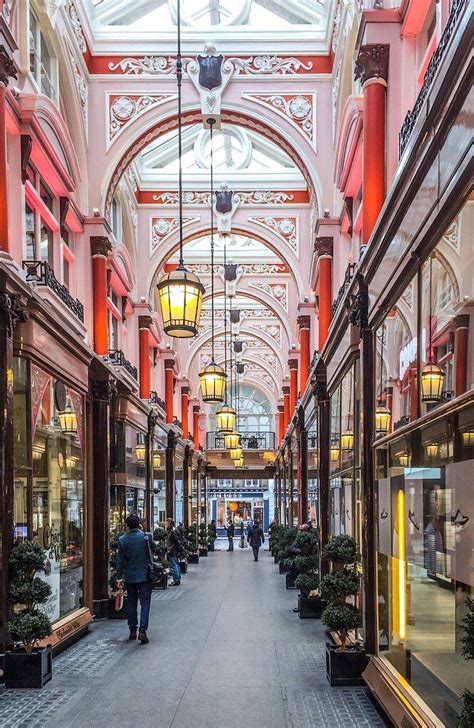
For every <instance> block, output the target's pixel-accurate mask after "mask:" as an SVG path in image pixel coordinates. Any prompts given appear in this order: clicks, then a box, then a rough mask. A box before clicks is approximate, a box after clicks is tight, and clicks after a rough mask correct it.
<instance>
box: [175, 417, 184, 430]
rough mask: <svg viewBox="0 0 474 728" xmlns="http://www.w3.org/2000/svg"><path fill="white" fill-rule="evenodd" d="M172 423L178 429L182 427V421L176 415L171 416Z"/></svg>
mask: <svg viewBox="0 0 474 728" xmlns="http://www.w3.org/2000/svg"><path fill="white" fill-rule="evenodd" d="M173 425H174V426H175V427H179V429H180V430H182V429H183V423H182V422H181V420H178V418H177V417H176V416H174V417H173Z"/></svg>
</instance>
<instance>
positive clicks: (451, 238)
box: [443, 217, 459, 250]
mask: <svg viewBox="0 0 474 728" xmlns="http://www.w3.org/2000/svg"><path fill="white" fill-rule="evenodd" d="M443 240H444V241H445V242H446V243H449V245H451V246H452V247H453V248H454V249H455V250H459V230H458V218H457V217H455V218H454V220H453V222H452V223H451V225H450V226H449V227H448V229H447V230H446V232H445V233H444V235H443Z"/></svg>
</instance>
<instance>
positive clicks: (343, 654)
mask: <svg viewBox="0 0 474 728" xmlns="http://www.w3.org/2000/svg"><path fill="white" fill-rule="evenodd" d="M368 662H369V656H368V655H367V654H366V652H365V650H363V649H360V648H354V647H353V648H350V649H347V650H340V649H337V647H336V646H335V645H330V644H329V643H326V676H327V679H328V680H329V684H330V685H331V686H332V687H335V686H345V685H365V684H366V683H365V680H364V678H363V677H362V673H363V672H364V670H365V668H366V667H367V664H368Z"/></svg>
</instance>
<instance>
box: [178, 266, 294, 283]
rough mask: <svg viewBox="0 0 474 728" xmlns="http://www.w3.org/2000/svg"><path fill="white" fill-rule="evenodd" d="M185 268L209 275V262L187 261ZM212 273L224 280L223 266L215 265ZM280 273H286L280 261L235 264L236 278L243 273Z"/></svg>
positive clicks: (266, 274) (270, 274) (268, 274)
mask: <svg viewBox="0 0 474 728" xmlns="http://www.w3.org/2000/svg"><path fill="white" fill-rule="evenodd" d="M186 268H188V270H191V271H192V272H193V273H196V274H197V275H202V276H206V275H209V276H210V275H211V265H210V263H187V264H186ZM214 273H216V275H218V276H219V277H220V278H221V280H224V266H222V265H215V266H214ZM282 273H288V270H287V268H286V266H285V265H283V264H282V263H242V264H239V265H238V266H237V278H238V279H239V278H241V276H243V275H264V276H272V275H277V274H278V275H279V274H282Z"/></svg>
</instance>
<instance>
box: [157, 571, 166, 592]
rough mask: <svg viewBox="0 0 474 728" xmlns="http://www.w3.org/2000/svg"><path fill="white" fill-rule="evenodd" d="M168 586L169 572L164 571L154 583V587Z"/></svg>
mask: <svg viewBox="0 0 474 728" xmlns="http://www.w3.org/2000/svg"><path fill="white" fill-rule="evenodd" d="M167 588H168V572H167V571H163V574H162V575H161V577H160V578H159V579H157V580H156V581H155V582H154V583H153V589H167Z"/></svg>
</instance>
